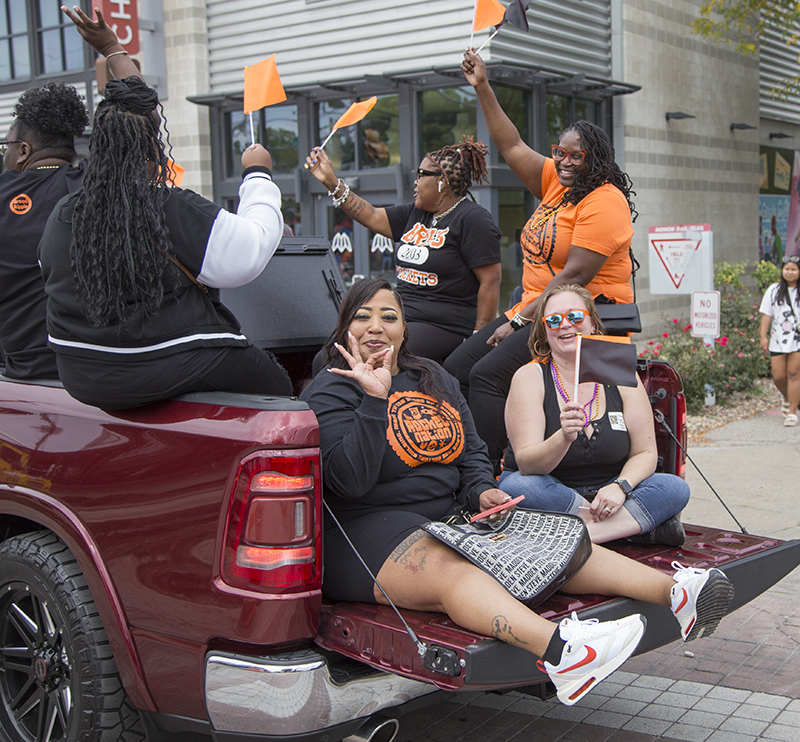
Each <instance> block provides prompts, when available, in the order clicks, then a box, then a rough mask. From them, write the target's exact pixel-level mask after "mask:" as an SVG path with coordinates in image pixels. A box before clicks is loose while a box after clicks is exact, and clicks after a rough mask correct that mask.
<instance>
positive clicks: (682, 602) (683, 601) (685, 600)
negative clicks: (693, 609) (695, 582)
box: [675, 590, 689, 613]
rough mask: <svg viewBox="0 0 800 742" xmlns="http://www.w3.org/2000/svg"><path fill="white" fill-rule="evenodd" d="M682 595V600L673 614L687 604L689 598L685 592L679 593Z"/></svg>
mask: <svg viewBox="0 0 800 742" xmlns="http://www.w3.org/2000/svg"><path fill="white" fill-rule="evenodd" d="M681 592H682V593H683V600H682V601H681V603H680V605H679V606H678V607H677V608H676V609H675V613H677V612H678V611H679V610H680V609H681V608H683V606H685V605H686V604H687V603H688V602H689V596H688V595H687V594H686V590H682V591H681Z"/></svg>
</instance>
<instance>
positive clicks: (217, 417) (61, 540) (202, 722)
mask: <svg viewBox="0 0 800 742" xmlns="http://www.w3.org/2000/svg"><path fill="white" fill-rule="evenodd" d="M313 247H314V246H313V245H311V246H310V247H309V245H308V244H304V241H303V240H302V239H300V238H295V240H294V242H292V243H291V244H287V245H285V246H284V248H283V249H282V254H283V255H284V258H280V259H279V261H278V262H280V260H286V261H287V262H291V258H293V257H296V256H308V255H309V254H310V251H311V252H313V250H312V248H313ZM303 259H306V258H303ZM315 260H317V262H319V260H322V261H323V262H324V261H325V260H327V261H331V258H330V255H329V253H328V252H327V251H324V256H323V255H322V253H320V254H319V255H317V257H316V258H315ZM300 262H301V263H302V260H301V261H300ZM302 265H305V264H302ZM317 272H319V273H320V274H321V278H320V279H319V280H320V281H321V282H323V283H324V284H325V285H326V286H328V288H331V287H333V288H332V290H331V296H333V297H334V298H335V295H336V291H338V290H339V289H338V288H337V287H336V283H337V280H336V279H332V275H335V274H336V271H335V265H333V264H332V261H331V262H330V264H329V265H323V268H322V269H321V270H320V271H317V270H316V269H313V270H305V269H303V270H302V273H303V274H304V275H305V277H306V279H308V277H309V275H310V274H314V275H316V273H317ZM268 278H269V276H268ZM275 280H276V281H277V283H278V284H279V285H280V286H283V287H285V286H290V285H291V282H290V281H287V280H284V279H282V278H281V277H277V279H275ZM280 286H278V287H275V286H273V289H274V291H275V292H278V291H279V289H280ZM262 289H263V286H262ZM333 289H336V291H334V290H333ZM249 290H250V291H253V290H254V289H252V288H251V289H249ZM326 290H327V289H326ZM227 301H228V303H229V304H230V303H234V304H235V301H234V302H232V301H231V300H230V299H228V300H227ZM244 301H245V302H247V301H250V300H249V299H248V298H247V297H245V299H244ZM286 301H289V299H286ZM303 301H304V304H306V305H307V303H308V302H307V296H304V297H303ZM236 311H238V312H240V313H241V309H236ZM333 319H334V318H333V316H331V317H330V326H328V327H318V328H317V330H316V335H317V337H313V336H314V333H313V332H307V333H306V335H307V337H305V339H304V340H303V342H304V343H306V345H305V346H303V347H301V348H299V349H298V348H297V347H294V348H290V347H289V345H288V344H287V343H283V345H282V342H283V341H280V339H278V340H276V341H275V342H274V345H275V346H277V347H278V350H279V351H280V352H281V353H282V354H283V357H284V360H285V361H286V364H287V365H288V366H290V367H294V368H295V369H303V368H305V365H304V364H307V363H308V355H309V353H310V352H311V351H312V350H313V348H314V347H315V344H316V343H318V341H319V337H320V336H323V337H324V335H326V334H327V333H328V332H329V331H330V329H331V327H332V324H333ZM259 321H261V322H262V323H263V315H259ZM244 324H245V329H246V331H248V334H251V332H250V330H248V328H247V326H246V324H247V323H244ZM255 331H256V328H255V327H254V328H253V332H255ZM639 372H640V374H641V376H642V378H643V380H644V383H645V386H646V388H647V389H648V392H649V394H650V397H651V400H652V402H653V407H654V411H656V412H657V413H658V416H659V417H660V416H661V415H663V419H664V421H665V423H667V424H668V425H669V426H670V427H671V429H672V430H673V431H675V433H676V435H677V438H678V439H683V440H684V441H685V407H684V402H683V396H682V392H681V383H680V380H679V379H678V377H677V375H676V374H675V372H674V371H673V369H672V368H671V367H670V366H668V365H667V364H665V363H659V362H652V361H650V362H644V363H641V364H640V368H639ZM300 373H302V371H301V372H300ZM318 444H319V436H318V428H317V423H316V419H315V417H314V414H313V413H312V412H311V411H310V410H309V409H308V407H307V406H306V405H305V404H304V403H302V402H299V401H297V400H295V399H288V398H263V397H254V396H248V395H234V394H221V393H219V394H216V393H214V394H212V393H206V394H195V395H187V396H184V397H181V398H178V399H175V400H171V401H169V402H164V403H159V404H155V405H150V406H148V407H145V408H140V409H135V410H129V411H124V412H105V411H102V410H99V409H96V408H93V407H87V406H85V405H82V404H80V403H79V402H77V401H75V400H73V399H72V398H71V397H70V396H69V395H68V394H67V393H66V392H65V391H64V389H63V388H61V386H60V385H59V384H58V383H42V384H32V383H25V382H14V381H10V380H7V379H3V378H2V377H0V514H2V518H0V738H3V739H7V740H11V742H34V741H35V742H55V741H56V740H76V739H84V740H97V741H98V742H105V741H110V740H126V741H131V742H132V741H134V740H137V741H138V740H142V739H145V738H146V739H150V740H178V739H186V738H191V739H197V738H198V737H199V736H208V737H212V738H214V739H216V740H220V741H221V742H222V741H226V742H244V740H251V741H252V740H258V741H267V740H275V741H277V740H285V741H287V742H288V741H289V740H291V741H292V742H295V741H298V740H303V741H308V742H312V741H314V742H325V741H327V742H335V740H339V739H343V738H345V737H347V736H348V735H352V734H355V733H358V734H359V738H360V739H372V740H374V742H379V741H384V742H386V741H388V740H390V739H391V738H392V737H393V736H394V733H395V730H396V728H397V721H396V719H395V718H393V717H392V714H393V713H394V711H393V709H394V710H396V709H397V707H399V706H401V705H403V704H405V703H407V702H409V701H411V700H413V699H416V698H418V697H422V696H428V695H430V694H432V693H434V692H436V691H440V690H444V691H451V692H452V691H455V692H457V691H461V690H504V689H511V688H518V689H520V688H522V689H526V690H528V691H529V692H532V693H545V692H547V687H548V686H547V677H546V676H545V675H544V674H543V673H542V672H541V671H539V670H538V669H537V667H536V664H535V661H534V658H533V657H532V656H531V655H530V654H528V653H526V652H524V651H522V650H519V649H515V648H513V647H511V646H509V645H507V644H504V643H502V642H499V641H496V640H494V639H491V638H487V637H484V636H480V635H476V634H473V633H471V632H469V631H465V630H464V629H461V628H460V627H458V626H457V625H455V624H453V623H452V622H451V621H449V620H448V619H447V618H446V617H445V616H442V615H439V614H429V613H418V612H413V611H404V617H405V619H406V621H407V622H408V623H409V624H410V626H411V627H412V628H413V630H414V631H415V633H416V634H417V636H418V637H419V639H420V640H421V641H422V642H424V644H425V645H426V647H427V651H426V653H425V655H424V656H420V654H419V653H418V652H417V648H416V647H415V646H414V644H413V643H412V641H411V640H410V639H409V638H408V636H407V635H406V633H405V629H404V627H403V625H402V623H401V622H400V620H399V619H398V617H397V616H396V615H395V614H394V613H393V612H392V611H391V610H390V609H387V608H385V607H382V606H377V605H366V604H329V603H327V602H325V601H324V600H323V598H322V595H321V592H320V585H321V579H322V568H323V565H322V562H321V548H320V546H321V544H320V533H321V528H320V526H321V518H322V512H321V482H320V456H319V448H318ZM658 445H659V451H660V454H661V458H660V468H661V469H662V470H664V471H671V472H676V473H679V474H680V473H682V471H683V454H682V453H681V451H680V448H679V447H678V446H677V445H676V443H675V440H674V439H673V438H672V437H671V436H670V435H669V433H667V431H666V430H665V429H664V428H663V427H662V426H660V425H659V426H658ZM686 530H687V536H688V539H687V542H686V544H685V545H684V546H682V547H680V548H672V549H669V548H665V547H646V546H638V547H636V546H633V545H630V544H624V543H623V544H620V545H618V546H617V547H616V548H618V549H619V550H621V551H623V552H624V553H626V554H628V555H629V556H632V557H634V558H636V559H640V560H642V561H645V562H647V563H649V564H651V565H653V566H655V567H657V568H662V569H664V570H667V571H669V570H670V563H671V562H672V561H673V560H678V561H680V562H682V563H683V564H686V565H692V566H695V565H696V566H702V567H705V566H712V565H713V566H717V567H721V568H722V569H724V570H725V572H726V573H727V574H728V576H729V577H730V579H731V580H732V581H733V583H734V585H735V588H736V596H735V598H734V604H733V606H732V610H733V609H735V608H737V607H739V606H741V605H742V604H744V603H746V602H748V601H749V600H752V599H753V598H754V597H755V596H757V595H758V594H760V593H761V592H763V591H764V590H766V589H768V588H769V587H770V586H771V585H772V584H774V583H775V582H777V581H778V580H780V579H781V578H782V577H783V576H785V575H786V574H787V573H788V572H790V571H791V570H792V569H794V568H795V566H797V564H798V563H800V542H796V541H793V542H781V541H779V540H777V539H770V538H761V537H758V536H750V535H746V534H740V533H736V532H730V531H720V530H714V529H709V528H703V527H696V526H692V525H687V526H686ZM536 610H537V611H539V612H540V613H541V614H542V615H544V616H546V617H547V618H552V619H554V620H558V619H559V618H560V617H562V616H564V615H566V614H568V613H570V612H572V611H577V612H578V613H579V614H580V615H581V617H584V618H585V617H589V616H597V617H598V618H601V619H608V618H613V617H618V616H621V615H624V614H627V613H630V612H632V611H638V612H641V613H644V614H645V615H646V616H647V619H648V624H647V632H646V634H645V637H644V639H643V641H642V643H641V644H640V646H639V651H640V652H644V651H647V650H649V649H652V648H654V647H657V646H661V645H663V644H666V643H668V642H672V641H675V640H676V639H678V625H677V623H676V622H675V621H674V619H673V618H672V616H671V614H670V612H669V610H668V609H666V608H659V607H655V606H650V605H643V604H638V603H636V604H634V602H633V601H630V600H624V599H610V598H607V597H604V596H584V597H583V598H581V599H576V598H571V597H567V596H564V595H560V594H557V595H556V596H555V597H553V598H551V599H549V600H547V601H546V602H545V603H543V604H542V605H540V606H538V607H537V609H536ZM379 712H383V713H382V714H380V713H379ZM187 735H188V737H187Z"/></svg>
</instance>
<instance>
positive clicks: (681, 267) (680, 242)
mask: <svg viewBox="0 0 800 742" xmlns="http://www.w3.org/2000/svg"><path fill="white" fill-rule="evenodd" d="M701 242H702V237H701V236H700V235H698V236H697V237H696V238H695V237H691V238H687V237H683V236H681V237H678V236H675V237H658V238H653V237H652V236H651V238H650V244H651V245H652V246H653V249H654V250H655V251H656V255H658V259H659V260H660V261H661V263H662V264H663V265H664V268H666V271H667V275H668V276H669V278H670V281H672V284H673V285H674V286H675V288H676V289H679V288H680V287H681V282H682V281H683V278H684V276H685V275H686V268H687V266H688V265H689V262H690V261H691V259H692V256H693V255H694V254H695V252H697V249H698V248H699V247H700V243H701Z"/></svg>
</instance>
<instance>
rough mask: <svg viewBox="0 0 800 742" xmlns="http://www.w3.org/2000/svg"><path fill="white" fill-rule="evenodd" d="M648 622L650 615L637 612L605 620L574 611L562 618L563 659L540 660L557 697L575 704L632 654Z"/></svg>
mask: <svg viewBox="0 0 800 742" xmlns="http://www.w3.org/2000/svg"><path fill="white" fill-rule="evenodd" d="M645 626H647V619H646V618H645V617H644V616H642V615H640V614H638V613H636V614H634V615H632V616H626V617H625V618H622V619H620V620H619V621H603V622H602V623H600V622H599V621H598V620H597V619H596V618H592V619H589V620H588V621H580V620H579V619H578V616H577V614H575V613H573V614H572V617H571V618H565V619H564V620H563V621H561V623H560V624H559V625H558V630H559V632H560V635H561V638H562V639H563V640H564V641H565V642H566V646H565V647H564V651H563V652H562V654H561V662H559V663H558V665H551V664H550V663H549V662H544V661H542V660H539V666H540V668H541V669H543V670H545V671H546V672H547V674H548V675H549V676H550V680H551V681H552V682H553V685H555V687H556V694H557V695H558V700H559V701H561V703H564V704H566V705H567V706H572V704H574V703H576V702H577V701H579V700H580V699H581V698H583V696H585V695H586V694H587V693H588V692H589V691H590V690H591V689H592V688H594V686H595V685H597V684H598V683H599V682H600V681H601V680H603V679H604V678H607V677H608V676H609V675H610V674H611V673H612V672H614V670H616V669H617V668H618V667H619V666H620V665H621V664H622V663H623V662H625V660H627V659H628V657H630V656H631V655H632V654H633V650H634V649H636V647H637V646H638V644H639V640H640V639H641V638H642V635H643V634H644V629H645Z"/></svg>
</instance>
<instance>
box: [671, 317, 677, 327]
mask: <svg viewBox="0 0 800 742" xmlns="http://www.w3.org/2000/svg"><path fill="white" fill-rule="evenodd" d="M672 321H673V322H674V323H675V324H676V325H677V324H678V318H677V317H674V318H673V320H672Z"/></svg>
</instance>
